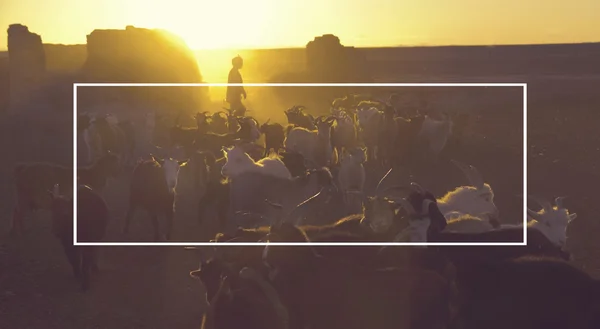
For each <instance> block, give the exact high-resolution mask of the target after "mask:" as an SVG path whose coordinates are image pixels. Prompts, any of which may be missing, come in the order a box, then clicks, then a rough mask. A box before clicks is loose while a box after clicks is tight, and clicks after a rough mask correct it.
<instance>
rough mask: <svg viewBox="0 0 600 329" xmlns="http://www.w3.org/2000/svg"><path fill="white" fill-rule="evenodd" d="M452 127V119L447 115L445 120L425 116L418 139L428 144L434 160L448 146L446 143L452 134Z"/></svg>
mask: <svg viewBox="0 0 600 329" xmlns="http://www.w3.org/2000/svg"><path fill="white" fill-rule="evenodd" d="M452 126H453V122H452V119H451V118H450V116H449V115H447V114H445V113H444V119H443V120H435V119H433V118H431V117H430V116H428V115H425V119H424V120H423V123H422V124H421V129H420V131H419V133H418V135H417V138H418V139H420V140H423V141H425V142H426V143H427V145H428V146H429V152H430V153H431V155H433V157H434V159H437V157H438V156H439V154H440V153H441V152H442V150H443V149H444V147H445V146H446V143H447V142H448V139H449V138H450V135H451V134H452Z"/></svg>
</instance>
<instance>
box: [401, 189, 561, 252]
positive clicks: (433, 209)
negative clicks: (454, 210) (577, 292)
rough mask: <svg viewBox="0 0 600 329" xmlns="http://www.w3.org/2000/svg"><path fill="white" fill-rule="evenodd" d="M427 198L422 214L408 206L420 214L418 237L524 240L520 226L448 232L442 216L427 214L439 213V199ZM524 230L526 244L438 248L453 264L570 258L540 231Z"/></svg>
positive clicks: (467, 239) (465, 239)
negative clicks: (534, 257) (527, 256)
mask: <svg viewBox="0 0 600 329" xmlns="http://www.w3.org/2000/svg"><path fill="white" fill-rule="evenodd" d="M412 186H413V187H414V188H415V190H416V191H418V192H419V193H424V190H423V189H422V188H421V187H420V186H419V185H418V184H415V183H413V184H412ZM426 201H427V202H428V205H427V206H424V207H423V210H422V211H421V213H419V212H417V211H415V210H412V209H410V207H408V208H409V212H411V213H417V214H420V216H419V217H417V219H416V220H418V221H421V224H420V225H416V226H418V227H420V228H421V230H422V231H421V232H420V236H426V237H427V241H429V242H520V241H522V240H523V228H519V227H511V228H499V229H494V230H491V231H487V232H481V233H462V232H449V231H447V230H446V228H447V226H446V225H447V223H446V219H445V217H441V216H434V217H431V216H429V215H428V214H431V213H435V214H437V213H438V212H440V210H441V209H439V202H436V200H434V199H433V198H428V199H427V200H426ZM440 213H443V212H440ZM430 226H431V227H430ZM526 232H527V245H526V246H525V247H521V246H519V247H503V248H497V247H485V246H479V247H477V248H469V247H452V248H443V247H440V248H441V249H440V250H442V251H443V253H444V254H445V255H446V256H448V257H449V258H450V259H451V260H452V261H453V262H455V263H456V262H463V261H467V262H473V261H478V262H481V261H484V262H485V261H497V260H502V259H509V258H517V257H521V256H525V255H541V256H551V257H557V258H563V259H568V258H569V257H570V256H569V254H568V253H566V252H564V251H562V250H561V249H560V246H557V245H555V244H553V243H552V242H551V241H550V240H548V238H546V236H545V235H544V234H543V233H541V232H540V231H539V230H536V229H532V228H527V230H526Z"/></svg>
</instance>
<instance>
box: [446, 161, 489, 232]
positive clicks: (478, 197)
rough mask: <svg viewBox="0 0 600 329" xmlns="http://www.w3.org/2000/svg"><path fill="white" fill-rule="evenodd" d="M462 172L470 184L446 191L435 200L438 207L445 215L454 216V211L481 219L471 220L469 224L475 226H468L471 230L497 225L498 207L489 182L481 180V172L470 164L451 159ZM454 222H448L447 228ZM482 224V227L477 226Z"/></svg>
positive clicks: (453, 226) (450, 228) (451, 227)
mask: <svg viewBox="0 0 600 329" xmlns="http://www.w3.org/2000/svg"><path fill="white" fill-rule="evenodd" d="M452 163H453V164H454V165H456V166H457V167H458V168H459V169H460V170H461V171H462V172H463V174H464V175H465V176H466V177H467V179H468V180H469V183H470V184H471V185H470V186H460V187H457V188H455V189H454V190H452V191H450V192H448V193H446V195H444V196H443V197H442V198H440V199H438V200H437V204H438V207H439V208H440V210H441V211H442V213H443V214H444V215H446V216H447V217H450V218H451V217H459V216H456V212H458V213H460V214H468V215H471V216H475V217H477V218H480V219H482V220H480V221H477V220H472V221H471V225H475V226H476V227H475V228H470V229H469V230H471V231H484V230H487V229H486V228H488V227H489V226H490V224H491V226H492V227H498V226H499V222H498V216H499V212H498V208H497V207H496V204H495V203H494V191H493V190H492V188H491V187H490V185H489V184H487V183H485V182H484V181H483V178H482V176H481V173H480V172H479V170H477V168H475V167H474V166H472V165H468V166H467V165H466V164H463V163H461V162H459V161H456V160H452ZM455 223H456V222H452V223H449V225H448V227H447V229H448V230H453V229H454V228H455V227H458V226H455V225H458V224H455ZM481 225H483V229H482V228H478V226H481Z"/></svg>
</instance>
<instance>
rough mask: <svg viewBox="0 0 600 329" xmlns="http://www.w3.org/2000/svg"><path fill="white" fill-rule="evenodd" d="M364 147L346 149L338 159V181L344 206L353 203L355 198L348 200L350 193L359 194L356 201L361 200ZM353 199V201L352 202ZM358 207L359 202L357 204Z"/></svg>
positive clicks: (364, 174) (364, 176) (365, 155)
mask: <svg viewBox="0 0 600 329" xmlns="http://www.w3.org/2000/svg"><path fill="white" fill-rule="evenodd" d="M366 151H367V150H366V149H365V148H355V149H351V150H348V152H347V153H346V155H345V156H343V157H342V160H341V161H340V168H339V171H338V177H337V179H338V182H339V187H340V190H341V192H342V193H343V196H344V203H345V204H346V206H350V205H351V204H353V205H355V204H356V200H350V199H349V197H350V195H359V196H360V198H359V199H358V202H359V203H360V201H361V200H362V193H363V189H364V186H365V180H366V173H365V168H364V166H363V164H364V162H365V161H366V158H367V154H366ZM353 201H354V202H353ZM359 207H360V204H359Z"/></svg>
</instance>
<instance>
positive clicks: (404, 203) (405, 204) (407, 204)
mask: <svg viewBox="0 0 600 329" xmlns="http://www.w3.org/2000/svg"><path fill="white" fill-rule="evenodd" d="M395 201H396V202H397V203H399V204H400V206H401V207H402V208H404V210H406V212H407V213H408V214H409V215H414V214H416V213H417V211H416V210H415V208H414V207H413V206H412V204H410V202H408V200H406V199H404V198H400V199H397V200H395Z"/></svg>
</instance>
